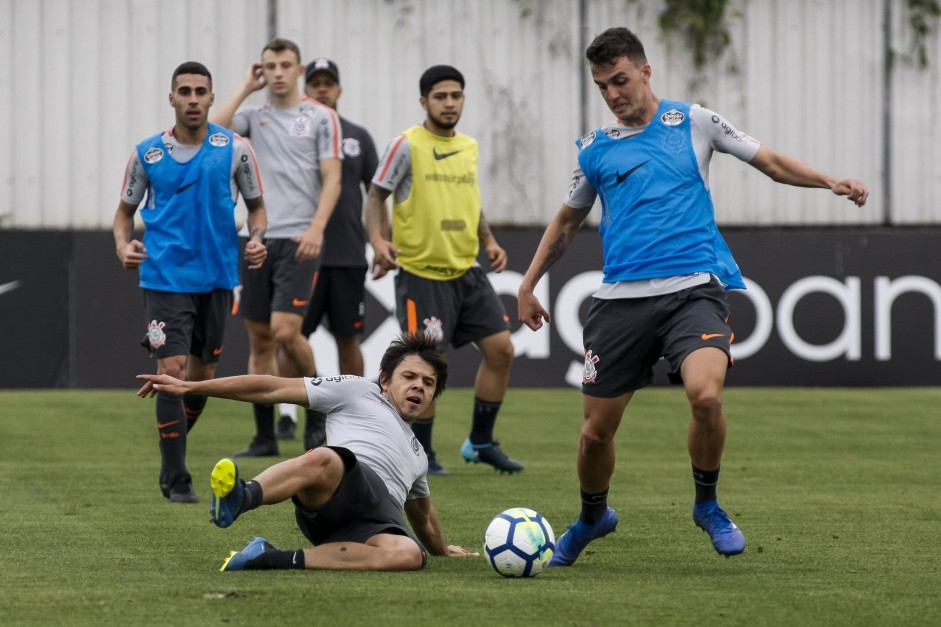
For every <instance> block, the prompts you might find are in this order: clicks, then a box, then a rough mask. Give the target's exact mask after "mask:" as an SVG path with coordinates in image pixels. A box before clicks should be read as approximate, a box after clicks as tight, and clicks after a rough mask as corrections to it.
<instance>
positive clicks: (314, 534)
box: [138, 333, 477, 570]
mask: <svg viewBox="0 0 941 627" xmlns="http://www.w3.org/2000/svg"><path fill="white" fill-rule="evenodd" d="M138 378H139V379H142V380H144V381H146V383H145V384H144V386H143V387H141V389H140V390H139V392H138V395H139V396H141V397H142V398H144V397H147V396H148V395H150V396H153V395H154V394H157V393H158V392H159V393H161V394H169V395H174V396H182V395H192V394H197V395H204V396H215V397H219V398H229V399H235V400H242V401H249V402H264V403H295V404H303V405H306V406H309V407H314V408H316V409H318V410H320V411H323V412H325V413H326V414H327V445H326V446H322V447H319V448H316V449H312V450H310V451H308V452H307V453H306V454H304V455H301V456H300V457H297V458H295V459H290V460H287V461H283V462H281V463H279V464H275V465H274V466H271V467H270V468H268V469H267V470H265V471H263V472H262V473H261V474H260V475H258V476H257V477H255V479H253V480H252V481H248V482H244V481H242V480H241V479H240V478H239V474H238V468H237V466H236V465H235V462H234V461H233V460H231V459H223V460H220V461H219V463H217V464H216V467H215V468H214V469H213V471H212V476H211V484H212V487H213V492H214V494H215V496H214V498H213V507H212V510H211V517H212V521H213V523H215V524H216V525H217V526H219V527H228V526H229V525H231V524H232V523H233V522H234V521H235V519H236V518H238V517H239V516H240V515H242V514H244V513H245V512H247V511H249V510H251V509H254V508H256V507H258V506H260V505H272V504H275V503H280V502H283V501H286V500H288V499H291V501H292V502H293V503H294V510H295V519H296V521H297V525H298V527H299V528H300V530H301V532H302V533H303V534H304V536H305V537H307V539H308V540H310V541H311V543H313V544H314V546H313V548H307V549H298V550H288V551H279V550H277V549H275V548H274V547H273V546H271V544H270V543H268V542H267V540H265V539H264V538H262V537H256V538H254V539H253V540H252V541H251V542H249V543H248V545H247V546H246V547H245V548H244V549H243V550H242V551H238V552H236V551H233V552H232V554H231V555H230V556H229V558H228V559H227V560H226V561H225V563H224V564H223V566H222V569H221V570H244V569H270V568H283V569H303V568H307V569H326V570H417V569H420V568H422V567H423V566H424V565H425V563H426V557H427V554H428V553H430V554H432V555H441V556H451V557H459V556H468V555H477V554H476V553H470V552H468V551H466V550H465V549H463V548H461V547H460V546H454V545H448V544H446V543H445V541H444V538H443V537H442V535H441V530H440V528H439V525H438V519H437V515H436V514H435V510H434V508H433V507H432V505H431V498H430V491H429V489H428V482H427V478H426V473H427V470H428V458H427V456H426V455H425V451H424V449H422V447H421V444H419V442H418V440H417V439H416V437H415V435H414V433H412V430H411V428H410V426H409V425H410V424H411V423H412V422H413V421H414V420H415V419H416V418H418V417H419V416H420V415H421V414H422V412H424V411H425V410H426V409H427V408H428V406H429V405H430V404H431V402H432V400H433V399H435V398H437V397H438V395H439V394H441V392H442V391H443V390H444V388H445V385H446V383H447V362H446V360H445V358H444V356H443V354H442V353H440V352H439V351H438V348H437V343H436V342H435V341H434V340H432V339H431V338H429V337H428V336H427V335H425V334H424V333H420V334H417V335H403V336H401V337H399V338H398V339H397V340H395V341H394V342H392V344H391V345H390V346H389V348H388V349H387V350H386V352H385V354H384V355H383V357H382V361H381V362H380V366H379V385H378V386H377V385H376V384H374V383H371V382H369V381H367V380H366V379H363V378H361V377H354V376H350V375H346V376H338V377H328V378H303V379H301V378H295V379H288V378H282V377H271V376H259V375H242V376H237V377H228V378H223V379H217V380H215V381H212V382H203V383H198V384H197V383H191V382H184V381H180V380H177V379H174V378H172V377H168V376H160V375H139V376H138ZM403 509H404V511H405V514H406V515H407V517H408V520H409V523H410V524H411V529H409V528H408V527H407V526H406V525H405V521H404V519H403V517H402V510H403Z"/></svg>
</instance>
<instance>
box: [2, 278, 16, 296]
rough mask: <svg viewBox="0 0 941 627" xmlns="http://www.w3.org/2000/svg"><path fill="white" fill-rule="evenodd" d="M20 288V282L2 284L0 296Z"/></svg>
mask: <svg viewBox="0 0 941 627" xmlns="http://www.w3.org/2000/svg"><path fill="white" fill-rule="evenodd" d="M19 286H20V281H10V282H9V283H4V284H3V285H0V294H6V293H7V292H12V291H13V290H15V289H16V288H18V287H19Z"/></svg>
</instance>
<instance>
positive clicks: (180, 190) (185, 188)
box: [174, 181, 196, 194]
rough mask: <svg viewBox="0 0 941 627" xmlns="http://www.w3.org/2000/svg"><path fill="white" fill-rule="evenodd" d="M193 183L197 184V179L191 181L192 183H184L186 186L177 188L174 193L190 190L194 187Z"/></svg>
mask: <svg viewBox="0 0 941 627" xmlns="http://www.w3.org/2000/svg"><path fill="white" fill-rule="evenodd" d="M193 185H196V181H192V182H190V183H187V184H186V185H184V186H183V187H181V188H180V189H178V190H176V191H175V192H174V193H175V194H182V193H183V192H185V191H186V190H188V189H189V188H190V187H192V186H193Z"/></svg>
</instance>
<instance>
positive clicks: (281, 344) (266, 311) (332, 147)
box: [213, 38, 342, 456]
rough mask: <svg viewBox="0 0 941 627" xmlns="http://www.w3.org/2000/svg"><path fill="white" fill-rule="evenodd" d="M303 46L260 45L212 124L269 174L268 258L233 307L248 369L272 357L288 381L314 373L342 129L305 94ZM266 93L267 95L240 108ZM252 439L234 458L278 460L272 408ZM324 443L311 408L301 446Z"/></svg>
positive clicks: (261, 411)
mask: <svg viewBox="0 0 941 627" xmlns="http://www.w3.org/2000/svg"><path fill="white" fill-rule="evenodd" d="M303 75H304V66H303V65H302V64H301V60H300V50H299V48H298V47H297V44H295V43H294V42H292V41H289V40H287V39H280V38H279V39H274V40H272V41H270V42H268V44H266V45H265V47H264V49H263V50H262V53H261V63H252V64H251V65H250V66H249V68H248V72H247V74H246V77H245V80H244V81H243V83H242V85H241V86H240V87H239V88H238V89H237V90H236V91H235V93H234V94H233V95H232V97H231V98H230V99H229V100H228V101H227V102H225V103H224V104H223V105H221V106H220V107H219V108H218V110H217V112H216V114H215V116H214V117H213V121H215V122H216V123H218V124H221V125H222V126H227V127H229V128H231V129H232V130H234V131H235V132H237V133H239V134H240V135H243V136H244V137H247V138H248V139H249V141H251V143H252V147H253V148H254V149H255V154H256V155H257V156H258V162H259V164H260V167H261V170H262V172H263V173H264V177H265V187H266V189H265V192H266V204H267V206H268V208H269V214H268V233H267V237H268V239H267V242H268V251H269V253H268V260H267V261H266V262H265V264H264V265H263V266H262V268H261V271H260V272H255V273H245V272H243V273H242V292H241V299H240V303H239V311H240V312H241V314H242V317H243V318H244V320H245V327H246V329H247V330H248V339H249V349H250V352H249V360H248V372H249V373H252V374H278V372H279V368H278V353H279V352H280V353H281V354H282V355H283V357H284V360H283V363H284V364H285V366H286V369H287V370H288V371H286V372H282V373H281V374H284V375H287V376H311V375H315V374H316V364H315V361H314V355H313V352H312V350H311V347H310V344H309V343H308V342H307V338H306V337H305V336H304V335H302V334H301V326H302V324H303V321H304V315H305V313H306V311H307V307H308V305H309V303H310V296H311V291H312V289H313V284H314V281H315V277H316V273H317V268H318V265H319V262H320V254H321V250H322V248H323V243H324V230H325V229H326V226H327V224H328V221H329V220H330V216H331V215H332V214H333V210H334V208H335V207H336V204H337V199H338V198H339V196H340V178H341V159H342V152H341V150H340V146H341V144H342V133H341V130H340V122H339V118H338V117H337V115H336V112H334V111H333V109H331V108H329V107H325V106H323V105H322V104H320V103H318V102H316V101H314V100H312V99H310V98H306V97H304V95H303V94H302V93H301V91H300V86H299V83H298V81H299V80H300V79H301V77H302V76H303ZM265 87H267V88H268V90H269V93H270V95H271V99H270V100H269V101H268V102H266V103H265V104H264V105H261V106H257V107H244V108H241V109H239V107H240V106H241V105H242V102H243V101H244V100H245V98H247V97H248V96H249V95H250V94H252V93H254V92H255V91H258V90H260V89H263V88H265ZM253 410H254V415H255V428H256V434H255V438H254V439H253V440H252V442H251V444H249V446H248V448H246V449H245V450H244V451H242V452H241V453H239V455H251V456H257V455H277V454H278V445H277V442H276V440H275V426H274V408H273V407H271V406H269V405H255V407H254V408H253ZM322 442H323V415H322V414H319V413H318V412H313V411H311V412H308V415H307V427H306V429H305V446H306V447H314V446H317V445H318V444H320V443H322Z"/></svg>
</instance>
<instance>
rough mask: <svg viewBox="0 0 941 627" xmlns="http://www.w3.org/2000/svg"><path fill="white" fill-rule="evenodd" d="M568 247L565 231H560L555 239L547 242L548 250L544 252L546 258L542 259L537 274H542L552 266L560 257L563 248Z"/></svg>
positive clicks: (563, 250)
mask: <svg viewBox="0 0 941 627" xmlns="http://www.w3.org/2000/svg"><path fill="white" fill-rule="evenodd" d="M567 248H568V243H567V242H566V241H565V233H560V234H559V237H558V238H556V240H555V241H554V242H552V243H550V244H549V250H548V251H547V252H546V258H545V259H543V261H542V263H541V264H540V265H539V275H540V276H542V275H544V274H545V273H546V272H548V271H549V268H550V267H552V264H554V263H555V262H556V261H558V260H559V259H561V258H562V255H564V254H565V250H566V249H567Z"/></svg>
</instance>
